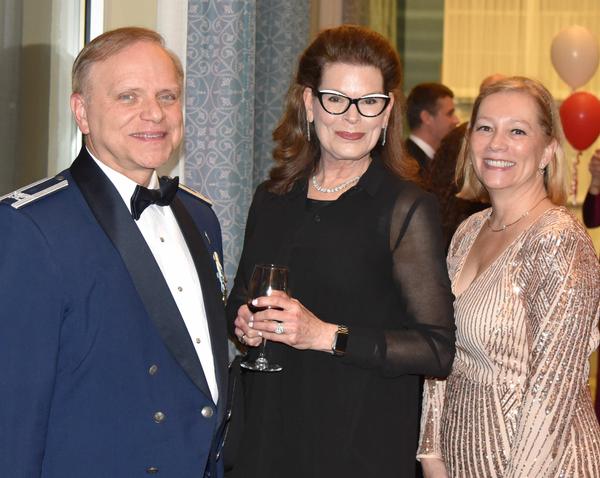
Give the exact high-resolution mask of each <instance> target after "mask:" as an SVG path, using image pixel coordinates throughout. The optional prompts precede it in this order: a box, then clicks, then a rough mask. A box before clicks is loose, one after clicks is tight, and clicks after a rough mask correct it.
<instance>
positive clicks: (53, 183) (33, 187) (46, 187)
mask: <svg viewBox="0 0 600 478" xmlns="http://www.w3.org/2000/svg"><path fill="white" fill-rule="evenodd" d="M68 185H69V181H67V180H66V179H65V178H63V177H62V176H54V177H51V178H44V179H41V180H39V181H36V182H35V183H32V184H28V185H27V186H24V187H22V188H20V189H17V190H16V191H13V192H12V193H8V194H5V195H4V196H0V203H4V204H8V205H10V206H12V207H14V208H15V209H19V208H22V207H23V206H26V205H27V204H31V203H32V202H35V201H37V200H38V199H41V198H43V197H45V196H48V195H49V194H52V193H54V192H56V191H60V190H61V189H64V188H66V187H67V186H68Z"/></svg>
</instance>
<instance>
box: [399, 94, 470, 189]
mask: <svg viewBox="0 0 600 478" xmlns="http://www.w3.org/2000/svg"><path fill="white" fill-rule="evenodd" d="M406 118H407V121H408V127H409V129H410V136H409V137H408V139H407V140H406V150H407V151H408V153H409V154H410V155H411V156H412V157H413V158H414V159H416V160H417V162H418V163H419V173H420V175H421V178H423V179H424V180H426V179H427V176H428V173H429V172H430V167H431V160H432V159H433V156H434V154H435V151H436V150H437V148H438V147H439V145H440V142H441V141H442V138H443V137H444V136H446V135H447V134H448V133H449V132H450V131H451V130H452V129H454V128H455V127H456V126H457V125H458V123H459V120H458V117H457V116H456V111H455V108H454V93H453V92H452V90H450V88H448V87H447V86H444V85H442V84H440V83H421V84H418V85H416V86H415V87H414V88H413V89H412V90H411V91H410V93H409V94H408V97H407V99H406Z"/></svg>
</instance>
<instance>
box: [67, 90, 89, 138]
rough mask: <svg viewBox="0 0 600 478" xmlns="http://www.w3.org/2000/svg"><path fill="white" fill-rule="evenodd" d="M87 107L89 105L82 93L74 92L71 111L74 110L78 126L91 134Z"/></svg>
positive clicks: (82, 130)
mask: <svg viewBox="0 0 600 478" xmlns="http://www.w3.org/2000/svg"><path fill="white" fill-rule="evenodd" d="M86 108H87V105H86V102H85V98H84V97H83V95H82V94H81V93H73V94H72V95H71V111H72V112H73V116H74V117H75V122H76V123H77V126H79V130H80V131H81V132H82V133H83V134H89V132H90V127H89V124H88V120H87V110H86Z"/></svg>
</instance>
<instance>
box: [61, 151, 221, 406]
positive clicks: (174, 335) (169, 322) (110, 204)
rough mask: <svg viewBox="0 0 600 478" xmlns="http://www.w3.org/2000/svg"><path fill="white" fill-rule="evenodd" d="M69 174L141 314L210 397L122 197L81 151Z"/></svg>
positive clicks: (177, 316) (184, 330)
mask: <svg viewBox="0 0 600 478" xmlns="http://www.w3.org/2000/svg"><path fill="white" fill-rule="evenodd" d="M70 171H71V174H72V176H73V179H74V180H75V182H76V183H77V186H78V187H79V189H80V190H81V192H82V194H83V196H84V198H85V200H86V202H87V204H88V206H89V207H90V209H91V210H92V213H93V214H94V216H95V217H96V219H97V221H98V223H99V224H100V226H101V227H102V229H103V230H104V232H105V233H106V235H107V236H108V237H109V238H110V240H111V241H112V243H113V244H114V246H115V248H116V249H117V250H118V251H119V254H120V255H121V258H122V259H123V262H124V264H125V267H126V268H127V270H128V271H129V274H130V276H131V280H132V281H133V284H134V285H135V288H136V290H137V291H138V294H139V296H140V299H141V300H142V302H143V304H144V307H145V309H146V312H147V313H148V316H149V317H150V319H151V320H152V322H153V323H154V325H155V326H156V328H157V329H158V332H159V334H160V336H161V338H162V340H163V342H164V343H165V345H166V347H167V348H168V349H169V351H170V352H171V354H172V355H173V357H174V358H175V360H177V362H178V363H179V365H181V367H182V368H183V370H184V371H185V372H186V373H187V375H188V376H189V377H190V379H191V380H192V381H193V382H194V384H196V386H197V387H198V388H199V389H200V390H202V392H203V393H204V394H205V395H207V396H208V397H210V396H211V395H210V390H209V388H208V383H207V382H206V378H205V376H204V372H203V371H202V366H201V364H200V360H199V359H198V356H197V354H196V351H195V349H194V345H193V344H192V341H191V339H190V336H189V333H188V331H187V328H186V326H185V323H184V321H183V318H182V317H181V314H180V313H179V309H178V308H177V305H176V304H175V300H174V299H173V296H172V295H171V292H170V291H169V288H168V286H167V283H166V281H165V279H164V277H163V275H162V273H161V271H160V268H159V267H158V264H157V263H156V261H155V260H154V256H153V255H152V252H151V251H150V248H149V247H148V245H147V244H146V241H145V240H144V237H143V236H142V234H141V233H140V231H139V229H138V227H137V226H136V225H135V223H134V221H133V218H132V217H131V214H129V211H128V210H127V207H126V206H125V205H124V204H123V200H122V198H121V196H119V193H118V192H117V190H116V189H115V187H114V186H113V184H112V183H111V182H110V180H109V179H108V178H107V177H106V176H105V175H104V173H102V171H101V170H100V168H98V166H97V165H96V164H95V163H94V160H93V159H92V158H91V157H90V156H89V154H88V153H87V151H86V150H85V148H83V149H82V151H81V153H80V154H79V156H78V157H77V159H76V160H75V162H74V163H73V164H72V166H71V168H70Z"/></svg>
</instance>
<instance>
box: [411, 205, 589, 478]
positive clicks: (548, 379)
mask: <svg viewBox="0 0 600 478" xmlns="http://www.w3.org/2000/svg"><path fill="white" fill-rule="evenodd" d="M489 214H490V210H489V209H488V210H485V211H481V212H479V213H476V214H474V215H473V216H471V217H470V218H469V219H467V220H466V221H465V222H464V223H463V224H462V225H461V226H460V228H459V229H458V230H457V232H456V234H455V236H454V238H453V240H452V244H451V246H450V250H449V254H448V271H449V274H450V279H451V280H452V283H453V285H454V284H456V279H457V278H458V276H459V274H460V271H461V268H462V266H463V263H464V261H465V259H466V257H467V254H468V252H469V250H470V249H471V246H472V244H473V242H474V241H475V238H476V237H477V234H478V233H479V231H480V229H481V227H482V226H483V225H484V223H485V220H486V218H487V217H488V216H489ZM454 309H455V318H456V325H457V335H456V337H457V343H456V358H455V360H454V364H453V368H452V373H451V375H450V376H449V377H448V379H447V380H446V381H443V380H427V381H426V384H425V392H424V402H423V415H422V423H421V437H420V444H419V451H418V457H419V458H422V457H426V456H437V457H442V458H443V460H444V462H445V463H446V467H447V469H448V472H449V474H450V476H452V477H485V478H490V477H503V478H509V477H510V478H517V477H518V478H523V477H536V478H537V477H600V427H599V425H598V422H597V420H596V417H595V415H594V411H593V407H592V401H591V396H590V390H589V387H588V383H587V381H588V374H589V365H588V359H589V356H590V354H591V353H592V352H593V351H594V350H595V348H596V347H597V346H598V342H599V339H600V337H599V335H600V334H599V331H598V318H599V309H600V266H599V264H598V258H597V257H596V255H595V252H594V248H593V246H592V243H591V241H590V239H589V237H588V236H587V233H586V232H585V230H584V229H583V227H582V226H581V225H580V224H579V223H578V222H577V221H576V219H575V218H574V217H573V216H572V215H571V214H570V213H569V212H568V211H567V210H566V209H565V208H558V207H557V208H553V209H550V210H548V211H546V212H545V213H544V214H543V215H542V216H541V217H540V218H539V219H537V221H536V222H535V223H534V224H532V225H531V226H529V227H528V228H527V229H526V230H525V231H523V232H522V233H521V234H520V235H519V236H518V237H517V238H516V239H515V240H514V242H513V243H512V244H511V245H510V246H509V247H508V248H507V249H506V250H505V251H504V252H503V253H502V254H501V255H500V256H499V257H498V258H497V259H496V260H495V261H494V262H493V263H492V264H491V265H490V266H489V267H488V268H487V269H486V270H484V271H483V272H482V273H481V274H480V275H479V276H478V277H477V278H476V279H475V280H474V281H473V282H472V283H471V284H470V285H469V287H467V289H465V290H464V291H463V292H462V293H461V294H460V295H458V296H457V297H456V300H455V303H454Z"/></svg>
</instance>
